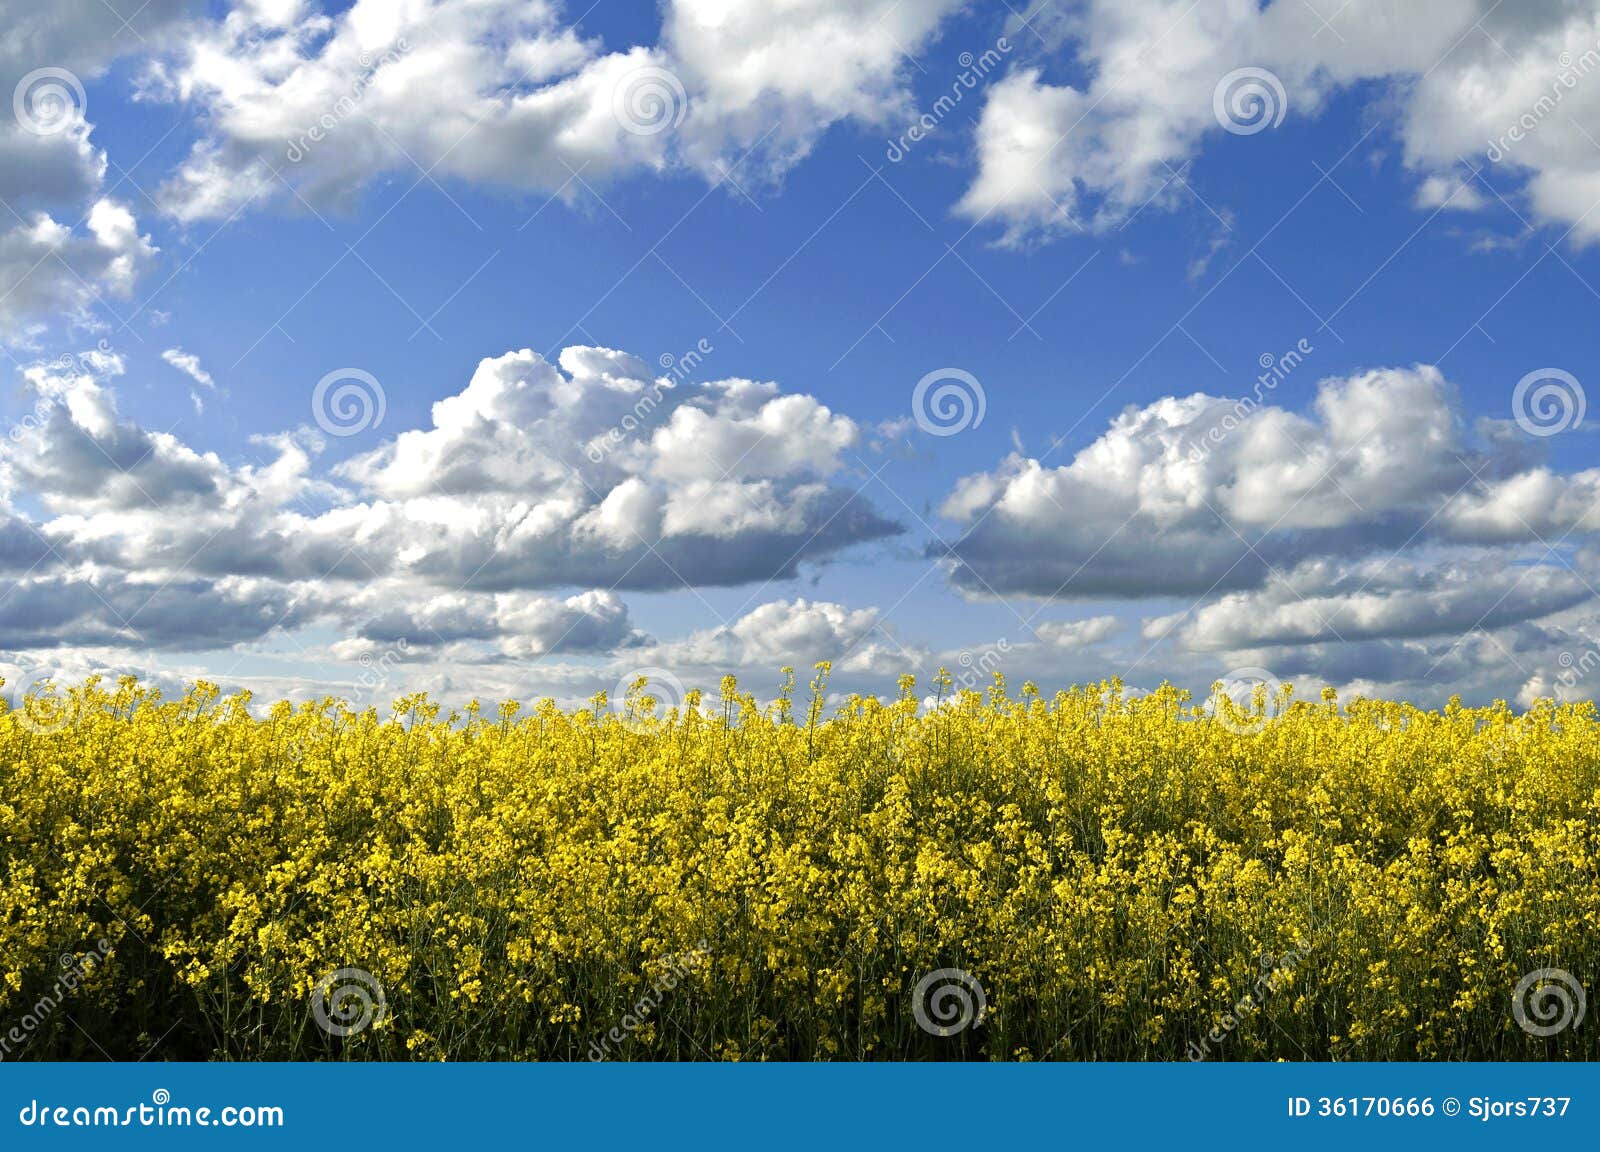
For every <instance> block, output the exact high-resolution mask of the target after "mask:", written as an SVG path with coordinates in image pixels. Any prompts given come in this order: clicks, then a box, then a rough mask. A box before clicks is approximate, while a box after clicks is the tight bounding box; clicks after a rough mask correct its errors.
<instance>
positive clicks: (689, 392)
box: [0, 348, 899, 659]
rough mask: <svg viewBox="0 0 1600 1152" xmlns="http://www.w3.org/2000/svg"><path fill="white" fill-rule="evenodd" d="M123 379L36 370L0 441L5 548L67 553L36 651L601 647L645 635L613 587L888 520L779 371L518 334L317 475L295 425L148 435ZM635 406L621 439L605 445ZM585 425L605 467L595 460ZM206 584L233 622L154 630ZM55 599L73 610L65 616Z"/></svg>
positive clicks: (35, 619)
mask: <svg viewBox="0 0 1600 1152" xmlns="http://www.w3.org/2000/svg"><path fill="white" fill-rule="evenodd" d="M174 351H176V350H174ZM181 355H182V354H181V353H180V354H179V356H180V357H181ZM169 359H171V358H170V357H169ZM179 366H180V367H182V365H181V364H180V365H179ZM123 372H124V365H123V363H122V361H121V360H120V359H119V358H117V357H116V356H114V355H111V354H102V353H89V354H85V355H83V356H79V357H75V358H67V359H65V360H63V361H60V362H52V363H48V364H40V365H35V366H33V367H31V368H29V369H28V370H27V372H26V373H25V378H26V380H27V382H28V384H29V385H30V387H31V389H32V390H33V392H34V393H35V395H36V396H37V397H38V398H39V406H38V411H37V413H36V419H35V421H34V426H33V427H32V428H31V429H29V430H27V431H26V434H22V435H18V436H16V437H14V438H12V439H11V440H10V441H9V442H8V443H6V444H4V445H3V446H0V479H3V480H4V485H5V486H4V488H3V489H0V491H3V492H4V493H5V494H6V495H7V496H8V497H9V499H8V506H9V507H12V508H15V507H16V506H17V502H18V501H19V500H20V499H21V498H22V497H26V498H27V501H28V502H29V503H30V504H37V506H40V507H42V508H43V509H44V510H45V513H46V514H45V516H44V517H43V518H41V519H40V520H38V521H36V522H34V523H33V525H32V528H31V530H30V528H29V526H28V522H26V521H23V520H21V519H19V518H18V516H17V515H13V516H12V517H11V518H10V519H8V520H7V521H6V523H5V525H4V534H5V537H6V539H7V540H13V538H14V540H15V542H16V543H17V545H18V547H17V549H16V552H17V555H18V556H19V557H20V556H26V555H34V557H35V559H37V558H38V553H39V552H40V551H41V548H42V545H41V544H39V543H38V541H39V540H44V541H48V542H49V544H50V545H53V547H54V550H55V551H54V557H55V561H56V562H55V563H53V564H51V565H48V566H46V568H44V569H42V570H41V571H40V572H39V573H37V574H35V578H34V579H32V581H31V582H30V583H29V584H28V589H27V594H26V595H25V596H18V597H16V598H15V607H16V608H17V610H18V611H20V612H21V614H19V615H15V616H13V617H11V618H10V624H11V626H12V627H14V628H18V629H22V628H28V629H33V630H34V631H33V632H32V633H30V635H33V636H34V640H35V641H36V642H45V641H46V640H48V639H49V638H50V637H51V636H54V637H55V638H56V639H57V640H63V639H65V638H66V637H67V636H69V635H71V634H72V632H73V630H74V629H76V630H77V631H78V632H81V633H82V634H83V635H85V636H87V637H90V638H91V639H92V641H93V642H94V643H97V644H115V643H118V637H121V638H122V642H123V643H126V644H130V645H133V644H142V645H147V646H157V647H161V646H165V645H166V644H167V643H168V642H169V640H170V641H171V642H174V643H175V642H176V639H175V638H176V637H178V636H182V637H184V638H185V639H186V642H187V643H189V644H191V645H193V646H195V647H198V648H208V647H218V646H223V647H225V646H227V645H229V644H239V643H245V642H253V641H256V640H259V639H261V638H263V637H265V636H267V635H268V634H270V633H273V632H275V631H286V632H287V633H295V632H298V631H300V630H303V629H306V628H310V627H319V628H329V629H332V630H333V631H334V633H335V634H336V635H338V636H342V637H343V638H344V639H345V640H346V641H349V642H363V641H366V640H382V639H384V638H385V637H390V636H399V635H404V636H409V637H411V639H412V640H413V642H415V643H425V642H430V638H431V642H435V643H448V644H456V643H469V645H470V646H473V648H474V650H475V651H478V652H479V654H480V655H481V656H485V657H487V656H489V655H493V656H494V657H496V658H501V659H511V658H517V657H526V656H543V655H546V654H550V653H558V652H577V651H583V652H603V651H609V650H612V649H617V648H622V647H634V646H638V645H640V644H642V643H644V642H645V639H646V638H645V637H643V636H642V635H641V634H640V633H638V631H637V630H636V629H635V628H634V627H633V625H632V624H631V622H630V620H629V616H628V612H627V608H626V606H625V604H624V603H623V602H622V600H621V599H620V598H619V597H618V596H617V595H616V594H615V593H614V592H613V591H610V589H622V590H626V589H662V590H672V589H676V588H680V587H682V586H683V585H684V584H685V583H687V584H689V585H691V586H695V587H699V586H704V585H718V584H721V585H734V584H741V583H754V582H760V581H769V580H772V579H781V578H787V577H792V576H794V575H795V574H796V573H797V571H798V568H799V566H800V565H801V564H802V563H818V562H822V561H825V560H827V559H829V558H830V557H832V556H834V555H836V554H837V553H838V552H839V551H841V550H842V549H844V548H846V547H848V546H850V545H852V544H856V543H861V542H867V541H872V540H877V539H882V538H884V537H886V536H888V535H891V534H893V533H896V532H898V531H899V528H898V526H897V525H895V524H893V523H891V522H890V521H888V520H886V519H884V518H882V517H881V516H880V515H879V514H878V513H877V512H876V511H874V510H873V509H872V508H871V507H870V506H869V505H868V504H867V502H866V500H865V499H861V498H857V497H856V496H855V495H854V494H853V493H851V492H850V491H849V490H847V489H846V488H844V487H843V486H841V485H840V483H839V480H840V479H841V477H842V475H843V470H844V468H845V467H846V463H847V461H846V460H845V459H843V456H844V453H846V452H847V451H848V450H850V449H851V448H853V447H854V445H855V444H856V443H857V441H858V439H859V435H860V433H859V430H858V429H857V427H856V425H855V424H854V423H853V422H851V421H850V420H849V419H848V418H845V417H842V416H838V415H836V414H833V413H831V412H829V410H828V409H827V408H825V407H823V406H822V405H821V404H819V403H818V402H817V401H816V400H815V399H814V398H812V397H808V396H803V395H796V394H785V393H783V392H781V391H780V390H779V389H778V388H777V386H776V385H773V384H763V383H755V382H751V381H747V380H725V381H716V382H713V383H710V384H705V385H696V386H679V387H677V388H672V387H671V386H670V382H669V381H666V380H660V381H657V380H652V379H651V378H650V377H649V373H648V370H647V368H646V366H645V365H644V363H643V362H642V361H640V360H638V359H637V358H635V357H632V356H629V355H627V354H625V353H621V352H614V351H610V350H607V349H600V348H569V349H567V350H566V351H565V352H564V353H563V354H562V356H561V357H560V361H559V366H558V365H553V364H549V363H547V362H546V361H544V359H543V358H542V357H539V356H537V355H535V354H534V353H532V352H529V351H526V350H524V351H521V352H514V353H508V354H507V355H505V356H501V357H495V358H491V359H487V360H484V361H483V362H482V363H481V364H480V365H479V368H478V370H477V372H476V373H475V374H474V376H473V378H472V380H471V382H470V383H469V384H468V385H467V387H466V388H465V389H463V390H462V391H461V392H459V393H457V394H456V395H453V396H449V397H447V398H445V399H443V400H441V401H440V402H439V403H438V404H436V405H435V407H434V411H433V426H432V427H431V428H428V429H415V430H410V431H405V432H402V433H401V434H399V435H398V436H396V437H395V438H393V439H392V440H389V441H387V442H384V443H383V444H381V445H380V446H379V447H377V448H374V449H373V450H371V451H369V452H367V453H365V454H363V455H359V456H356V457H354V458H352V459H350V460H348V461H346V462H345V463H344V464H342V465H341V466H339V467H338V468H336V469H335V470H334V471H333V474H332V475H331V476H328V475H318V474H317V473H316V470H315V468H314V458H315V454H316V452H317V451H318V450H319V448H320V445H321V440H320V437H318V436H317V435H316V434H314V433H312V432H310V431H307V430H299V431H296V432H291V433H285V434H281V435H278V436H274V437H265V438H260V439H259V440H258V442H257V443H258V445H259V446H260V447H261V448H262V449H264V450H265V451H266V452H267V453H268V454H269V456H270V458H269V459H268V460H267V461H266V462H264V463H252V464H243V465H237V464H230V463H228V462H225V461H224V460H222V459H221V458H219V457H218V456H217V455H215V454H213V453H206V452H198V451H196V450H194V449H192V448H190V447H189V446H188V445H187V444H185V443H184V442H183V441H181V440H180V439H178V438H177V437H176V436H174V435H171V434H168V433H157V432H150V431H148V430H146V429H144V428H142V427H140V426H139V425H138V424H137V423H136V422H134V421H131V420H128V419H127V418H125V417H123V416H122V415H121V414H120V413H119V412H118V410H117V406H116V399H115V393H114V391H113V387H112V385H113V383H114V382H115V381H116V379H117V378H118V377H119V376H121V375H122V373H123ZM645 398H649V399H650V400H651V403H652V405H654V407H651V408H646V407H642V406H641V400H642V399H645ZM625 416H632V417H635V419H636V423H635V424H634V425H633V430H632V431H631V432H630V433H629V434H628V436H627V437H623V438H621V439H617V438H612V437H609V436H607V435H606V433H607V431H608V429H610V428H612V427H615V426H618V425H619V424H620V422H621V421H622V419H623V418H624V417H625ZM686 418H687V419H688V420H689V421H690V422H691V423H690V424H688V425H686V424H685V423H683V421H684V420H685V419H686ZM675 421H677V423H675ZM691 426H692V428H694V429H698V430H699V434H703V436H704V444H703V445H702V448H701V451H700V454H699V456H698V457H697V458H696V457H692V456H691V454H690V453H689V452H688V451H687V447H686V445H685V443H684V441H683V439H682V438H683V436H684V435H685V428H686V427H691ZM597 438H599V440H600V442H602V443H604V444H605V445H606V446H607V448H608V452H609V454H605V453H602V454H600V456H599V458H598V460H596V459H592V458H591V457H590V456H589V455H588V454H587V453H586V452H585V445H589V444H592V443H594V442H596V439H597ZM723 450H725V451H727V452H729V453H733V454H734V455H732V456H731V458H729V459H726V460H719V459H717V458H715V457H716V453H717V452H718V451H723ZM30 538H32V539H33V540H34V541H35V543H34V544H33V545H31V546H30V545H29V543H28V541H29V539H30ZM146 586H148V588H149V591H148V592H147V593H144V594H141V592H140V588H142V587H146ZM196 586H204V587H215V588H216V589H217V590H218V592H217V595H219V596H223V595H224V593H225V597H224V601H223V602H222V603H225V604H226V606H227V608H228V609H229V610H230V611H232V612H233V616H232V617H231V618H230V619H229V620H228V622H227V625H226V627H219V626H218V625H217V623H216V619H215V617H214V616H213V614H212V613H210V612H209V611H207V610H205V608H204V606H203V605H201V606H200V607H199V608H197V611H196V612H195V614H194V615H193V617H192V618H190V619H187V620H185V619H183V618H182V617H181V614H180V615H177V616H175V617H173V618H172V619H171V620H170V621H166V620H162V621H159V623H160V627H159V628H157V629H155V631H154V632H153V633H152V632H151V631H150V630H149V629H148V628H147V626H146V622H147V621H149V620H150V619H151V617H152V615H159V614H160V613H161V612H162V609H163V605H165V604H166V603H167V602H168V601H169V600H170V599H171V596H172V595H173V594H174V592H175V591H187V590H190V589H192V588H194V587H196ZM109 588H115V589H116V591H115V594H112V593H110V592H108V591H107V589H109ZM569 589H576V591H574V592H571V593H570V594H566V591H565V590H569ZM555 590H563V592H562V595H561V596H554V595H550V594H548V593H550V592H552V591H555ZM150 597H153V598H151V599H150V603H149V605H148V606H147V607H142V608H141V607H140V604H141V600H142V599H144V598H150ZM45 600H54V601H56V602H59V603H60V604H62V605H64V606H65V607H63V610H62V611H63V613H64V614H63V615H61V617H60V619H59V627H58V628H57V629H56V630H55V631H54V632H51V631H50V630H49V629H47V628H46V627H45V624H44V622H45V621H47V620H49V619H50V618H51V617H50V615H49V613H47V612H44V611H42V610H41V608H40V604H41V603H43V602H44V601H45ZM23 605H26V611H21V609H22V606H23ZM136 609H137V611H136ZM218 611H219V612H220V611H221V605H220V604H219V608H218ZM136 616H137V617H139V618H138V619H135V617H136ZM41 630H42V631H41ZM7 642H8V641H7V629H6V626H5V622H4V621H0V646H4V645H5V644H6V643H7ZM85 642H86V643H87V642H89V641H85ZM333 650H334V651H335V652H336V653H337V652H339V651H341V650H340V649H338V648H337V646H335V648H334V649H333Z"/></svg>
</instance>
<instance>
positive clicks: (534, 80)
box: [143, 0, 961, 220]
mask: <svg viewBox="0 0 1600 1152" xmlns="http://www.w3.org/2000/svg"><path fill="white" fill-rule="evenodd" d="M960 6H961V5H960V0H928V2H924V3H918V4H904V3H900V2H898V0H853V2H845V0H828V2H826V3H817V2H816V0H809V2H807V3H797V2H795V0H783V2H780V3H760V4H758V3H753V2H749V0H673V2H670V3H668V4H666V5H665V11H664V14H663V29H662V37H661V42H660V43H659V44H658V45H655V46H635V47H632V48H629V49H627V50H625V51H611V52H607V51H605V50H604V49H603V48H602V47H601V45H600V43H599V41H598V40H594V39H584V38H582V37H581V36H580V35H579V34H578V33H577V32H576V31H575V30H574V29H573V28H571V27H568V26H566V25H565V24H564V23H563V12H562V9H561V6H560V5H558V4H556V3H552V2H549V0H532V2H530V0H418V2H417V3H412V4H406V5H397V4H392V3H389V2H387V0H357V2H356V3H355V4H354V5H353V6H352V7H350V8H349V9H348V10H346V11H344V12H341V13H339V14H337V15H328V14H326V13H325V11H324V10H323V9H322V8H321V7H320V6H318V5H314V4H311V3H284V4H278V5H271V6H268V5H248V6H241V7H238V8H235V9H234V10H233V11H232V12H230V13H228V15H227V16H226V17H224V18H222V19H220V20H213V21H210V22H205V23H201V24H197V25H193V26H191V30H190V34H189V35H188V37H187V39H186V40H185V41H183V43H182V44H181V46H180V47H178V48H177V49H176V50H174V51H172V52H170V53H168V54H166V55H164V56H163V57H162V58H160V59H158V60H157V61H155V62H154V63H153V64H152V65H151V67H150V68H149V70H148V73H147V75H146V78H145V81H144V87H143V91H144V93H145V95H146V96H147V97H148V98H150V99H162V100H177V101H182V102H185V103H187V104H190V105H192V106H193V107H194V108H195V109H196V110H197V111H200V112H202V113H203V114H204V118H205V122H206V124H207V127H208V132H207V135H206V136H205V137H204V138H203V139H202V140H201V141H200V142H199V143H198V144H197V145H196V146H195V148H194V150H193V152H192V154H191V155H190V156H189V158H188V159H187V161H186V162H185V163H184V164H183V166H182V167H181V168H180V169H179V171H178V172H177V173H176V174H175V175H174V177H173V178H172V179H171V180H170V181H168V183H167V184H166V187H165V190H164V195H163V199H164V201H165V203H166V205H167V206H168V208H169V210H170V211H171V212H172V213H173V214H174V215H176V216H177V217H178V218H179V219H182V220H195V219H200V218H204V217H217V216H226V215H228V214H230V213H232V212H234V211H235V210H237V209H238V208H240V207H241V206H243V205H245V204H248V203H250V202H251V201H252V200H256V199H257V198H260V199H261V200H270V199H274V198H279V197H282V196H285V195H287V188H286V187H285V185H288V186H292V187H293V188H294V189H295V191H296V193H297V194H298V195H300V196H301V197H303V198H304V199H305V200H307V201H309V202H310V203H312V204H314V205H318V206H324V207H325V206H339V205H347V204H349V203H351V202H352V201H353V199H354V198H355V197H356V196H357V195H358V193H359V192H360V190H361V189H362V187H364V186H365V185H366V184H367V183H368V182H369V181H371V180H372V179H373V178H375V177H376V176H378V175H380V174H382V173H386V172H402V173H405V172H411V171H413V170H416V169H426V170H428V171H429V172H431V173H433V174H434V175H435V176H436V177H438V178H441V179H442V178H446V177H450V176H454V177H458V178H461V179H466V180H472V181H476V182H480V183H484V184H488V185H496V186H500V187H503V188H508V189H513V190H533V191H539V192H556V191H560V192H561V194H562V195H565V196H569V197H570V196H574V195H576V193H577V190H578V189H579V188H580V187H581V185H580V184H579V183H578V182H577V181H575V180H574V178H573V174H574V173H575V172H581V173H582V179H583V181H585V182H588V183H595V182H600V181H604V180H606V179H607V178H610V177H615V176H618V175H622V174H626V173H629V172H644V171H659V170H662V169H664V168H668V167H674V166H676V167H689V168H693V169H696V170H699V171H702V172H704V173H706V174H707V176H708V177H709V178H712V179H716V178H719V177H720V176H721V175H722V174H724V173H726V172H728V171H729V170H730V169H731V168H732V167H733V166H735V165H737V164H739V162H740V161H741V159H745V161H746V162H745V165H744V166H743V167H742V169H741V172H742V175H740V176H738V177H736V179H737V180H741V181H743V180H748V179H751V178H761V177H776V176H778V175H781V174H782V172H783V171H784V170H786V169H787V168H788V167H789V166H790V165H791V164H793V163H794V162H796V161H797V160H799V159H800V158H801V157H803V156H804V155H805V154H806V153H807V152H808V151H809V150H810V148H811V147H812V145H813V143H814V142H815V140H816V139H817V137H818V136H819V135H820V134H821V133H822V132H824V131H825V130H826V129H827V128H828V127H829V126H830V125H831V124H833V123H835V122H837V121H840V120H843V119H847V118H854V119H858V120H862V121H867V122H872V123H877V122H880V121H881V120H882V119H883V118H884V117H885V116H887V115H890V114H892V113H895V112H897V111H901V110H903V109H904V108H905V107H907V99H908V98H907V96H906V94H905V89H904V76H905V73H906V72H907V71H909V70H911V64H910V62H909V59H908V56H907V53H911V54H915V53H917V52H919V51H920V50H922V49H923V48H924V47H926V45H927V44H928V43H929V42H930V40H931V39H932V38H933V37H934V35H935V34H936V32H937V29H938V27H939V25H940V24H941V22H942V20H943V19H944V17H945V16H946V15H948V14H949V13H950V12H952V11H954V10H955V9H957V8H959V7H960Z"/></svg>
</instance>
